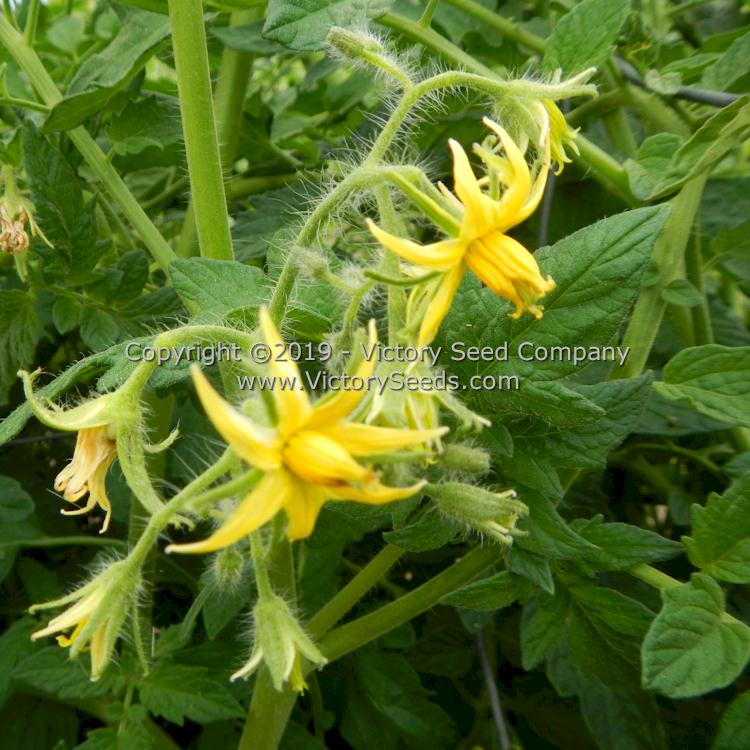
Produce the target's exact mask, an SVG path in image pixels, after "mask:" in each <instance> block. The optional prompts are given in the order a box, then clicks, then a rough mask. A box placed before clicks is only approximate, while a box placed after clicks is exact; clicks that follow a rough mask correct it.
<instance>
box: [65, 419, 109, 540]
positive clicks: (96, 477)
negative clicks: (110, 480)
mask: <svg viewBox="0 0 750 750" xmlns="http://www.w3.org/2000/svg"><path fill="white" fill-rule="evenodd" d="M111 432H112V430H111V427H110V426H109V425H104V426H102V427H90V428H87V429H83V430H81V431H80V432H79V433H78V438H77V439H76V447H75V450H74V451H73V459H72V460H71V462H70V463H69V464H68V465H67V466H66V467H65V468H64V469H63V470H62V471H61V472H60V473H59V474H58V475H57V478H56V479H55V492H62V493H63V497H64V498H65V499H66V500H67V501H68V502H71V503H75V502H78V500H80V499H81V498H82V497H84V496H85V495H86V494H88V496H89V497H88V500H87V502H86V504H85V505H84V506H83V507H81V508H77V509H76V510H62V511H60V512H61V513H62V514H63V515H66V516H78V515H81V514H82V513H88V512H89V511H90V510H92V509H93V508H94V507H96V506H97V505H98V506H99V507H100V508H101V509H102V510H103V511H104V523H103V524H102V528H101V529H100V530H99V533H100V534H103V533H104V532H105V531H106V530H107V528H108V527H109V519H110V517H111V516H112V505H111V503H110V502H109V498H108V497H107V488H106V479H107V471H108V470H109V467H110V466H111V465H112V462H113V461H114V460H115V456H117V448H116V446H115V441H114V438H113V436H112V435H111Z"/></svg>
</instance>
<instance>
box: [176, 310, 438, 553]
mask: <svg viewBox="0 0 750 750" xmlns="http://www.w3.org/2000/svg"><path fill="white" fill-rule="evenodd" d="M260 323H261V328H262V331H263V336H264V338H265V342H266V344H268V346H269V347H270V350H271V351H272V352H279V351H282V347H283V341H282V339H281V337H280V336H279V333H278V331H277V330H276V327H275V326H274V324H273V322H272V321H271V318H270V317H269V315H268V312H267V311H266V310H265V309H263V310H261V312H260ZM369 330H370V345H371V346H374V345H375V344H376V343H377V334H376V332H375V323H374V321H371V322H370V329H369ZM270 364H271V374H272V376H273V377H275V378H276V387H275V388H274V389H273V402H274V406H275V411H276V424H275V426H274V427H266V426H263V425H259V424H257V423H255V422H254V421H253V420H252V419H250V418H249V417H247V416H245V415H244V414H241V413H240V412H238V411H237V410H235V409H234V408H233V407H232V406H230V405H229V404H228V403H227V402H226V401H225V400H224V399H223V398H222V397H221V396H220V395H219V394H218V393H217V392H216V391H215V390H214V388H213V387H212V386H211V385H210V384H209V382H208V380H207V379H206V377H205V376H204V375H203V373H202V372H201V371H200V369H199V368H198V367H196V366H193V368H192V374H193V381H194V382H195V387H196V390H197V392H198V397H199V398H200V400H201V403H202V404H203V407H204V409H205V410H206V413H207V414H208V417H209V419H210V420H211V421H212V422H213V424H214V426H215V427H216V429H217V430H218V432H219V434H220V435H221V436H222V437H223V438H224V439H225V440H226V441H227V442H228V443H229V445H230V446H231V447H232V448H233V449H234V450H235V452H236V453H237V454H238V455H239V456H240V457H241V458H242V459H243V460H245V461H246V462H247V463H249V464H250V465H251V466H254V467H255V468H257V469H260V470H261V471H262V472H263V477H262V478H261V479H260V481H259V482H258V484H257V485H256V486H255V488H254V489H253V490H252V491H251V492H250V494H249V495H248V496H247V497H246V498H245V499H244V500H242V502H240V503H239V505H238V506H237V508H236V509H235V510H234V512H233V513H232V515H231V516H230V517H229V518H228V519H227V520H226V521H225V522H224V524H223V525H222V526H221V527H220V528H219V529H217V530H216V532H215V533H214V534H212V535H211V536H210V537H209V538H208V539H206V540H204V541H201V542H195V543H193V544H179V545H170V547H168V548H167V549H168V551H174V552H213V551H214V550H217V549H220V548H221V547H226V546H227V545H229V544H233V543H234V542H236V541H237V540H238V539H241V538H242V537H244V536H246V535H247V534H249V533H250V532H251V531H254V530H255V529H258V528H260V527H261V526H263V524H265V523H266V522H267V521H269V520H270V519H271V518H272V517H273V516H275V515H276V513H278V512H279V511H280V510H284V512H285V513H286V516H287V518H288V521H289V525H288V529H287V535H288V537H289V539H291V540H295V539H304V538H305V537H307V536H309V535H310V534H311V533H312V530H313V528H314V526H315V521H316V520H317V517H318V514H319V513H320V510H321V508H322V507H323V505H324V504H325V503H326V501H328V500H355V501H357V502H361V503H371V504H380V503H389V502H392V501H394V500H401V499H403V498H406V497H409V496H411V495H413V494H414V493H415V492H417V491H418V490H420V489H421V488H422V487H423V485H424V482H418V483H417V484H414V485H412V486H410V487H388V486H386V485H383V484H381V482H380V481H379V479H378V477H377V475H376V474H375V472H374V471H373V470H372V469H371V468H370V467H369V466H364V465H362V464H361V463H359V462H358V461H357V460H356V458H359V457H363V456H374V455H382V454H385V453H390V452H392V451H396V450H399V449H401V448H406V447H410V446H415V445H420V444H423V443H425V442H427V441H429V440H433V439H435V438H437V437H439V436H440V435H443V434H445V432H446V431H447V428H438V429H433V430H403V429H392V428H387V427H372V426H369V425H365V424H360V423H357V422H352V421H347V418H348V417H349V415H350V414H351V413H352V412H353V411H354V409H355V408H356V407H357V406H359V404H360V402H361V401H362V399H363V398H364V396H365V395H366V393H367V389H366V388H361V389H357V388H349V389H342V390H340V391H338V392H336V393H335V394H333V395H330V396H327V397H324V398H322V399H320V400H319V401H318V402H317V403H315V404H311V403H310V400H309V398H308V395H307V393H306V392H305V389H304V387H303V385H302V377H301V375H300V372H299V369H298V368H297V365H296V364H295V363H294V362H293V361H291V360H290V359H287V361H279V359H278V357H276V356H275V357H273V358H272V359H271V363H270ZM375 364H376V363H375V357H372V358H371V359H370V360H369V361H367V360H364V361H363V362H362V363H361V364H360V366H359V368H358V369H357V372H356V373H354V374H353V375H352V378H351V382H352V384H354V382H359V381H360V379H361V382H367V380H368V379H369V378H370V376H371V375H372V373H373V371H374V368H375ZM284 383H286V385H285V384H284Z"/></svg>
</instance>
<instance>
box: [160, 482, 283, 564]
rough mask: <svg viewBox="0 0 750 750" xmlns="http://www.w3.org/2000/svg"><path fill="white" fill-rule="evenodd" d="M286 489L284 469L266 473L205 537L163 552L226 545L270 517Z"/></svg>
mask: <svg viewBox="0 0 750 750" xmlns="http://www.w3.org/2000/svg"><path fill="white" fill-rule="evenodd" d="M290 491H291V482H290V481H289V478H288V475H287V473H286V472H285V471H271V472H268V473H267V474H265V475H264V476H263V478H262V479H261V480H260V482H258V484H257V485H256V486H255V488H254V489H253V491H252V492H251V493H250V494H249V495H248V496H247V497H246V498H245V499H244V500H243V501H242V502H241V503H240V504H239V505H238V506H237V507H236V508H235V509H234V512H233V513H232V515H231V516H229V518H228V519H227V520H226V521H225V522H224V523H223V524H222V525H221V526H220V527H219V528H218V529H217V530H216V531H215V532H214V533H213V534H211V536H210V537H208V539H204V540H203V541H202V542H192V543H191V544H170V545H169V546H168V547H167V550H166V551H167V552H182V553H195V552H198V553H205V552H214V551H215V550H217V549H221V548H222V547H228V546H229V545H230V544H234V543H235V542H236V541H237V540H239V539H242V537H244V536H247V535H248V534H249V533H250V532H251V531H255V529H259V528H260V527H261V526H263V524H265V523H266V522H267V521H269V520H270V519H271V518H273V516H275V515H276V514H277V513H278V512H279V510H280V509H281V507H282V505H284V503H286V502H287V500H288V497H289V495H290Z"/></svg>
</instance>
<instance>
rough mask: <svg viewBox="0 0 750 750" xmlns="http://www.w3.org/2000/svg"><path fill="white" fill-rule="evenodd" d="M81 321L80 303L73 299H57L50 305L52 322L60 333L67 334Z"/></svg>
mask: <svg viewBox="0 0 750 750" xmlns="http://www.w3.org/2000/svg"><path fill="white" fill-rule="evenodd" d="M80 321H81V303H80V302H79V301H78V300H77V299H74V298H73V297H57V298H56V299H55V302H54V304H53V305H52V322H53V323H54V324H55V328H57V330H58V331H59V332H60V333H69V332H70V331H72V330H73V329H74V328H75V327H76V326H77V325H78V324H79V323H80Z"/></svg>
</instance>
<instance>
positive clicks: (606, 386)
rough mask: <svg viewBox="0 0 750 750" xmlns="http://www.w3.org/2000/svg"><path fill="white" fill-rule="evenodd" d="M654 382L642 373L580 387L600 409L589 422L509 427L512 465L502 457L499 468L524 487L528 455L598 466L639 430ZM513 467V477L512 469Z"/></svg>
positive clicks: (572, 466) (565, 463) (556, 464)
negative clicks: (511, 439)
mask: <svg viewBox="0 0 750 750" xmlns="http://www.w3.org/2000/svg"><path fill="white" fill-rule="evenodd" d="M650 384H651V376H650V375H642V376H641V377H638V378H630V379H628V380H613V381H609V382H604V383H597V384H595V385H576V386H575V389H576V392H578V393H579V394H580V395H581V396H582V397H584V398H585V399H586V401H587V402H588V403H590V404H592V405H593V406H596V407H597V409H598V410H599V413H598V415H597V416H596V417H595V418H593V419H590V420H589V421H587V422H583V423H581V424H573V425H567V426H564V427H561V426H559V425H555V424H551V423H550V422H549V421H542V420H534V421H530V420H523V421H520V422H516V423H513V424H511V425H510V431H511V435H512V436H513V446H514V453H513V458H512V459H511V461H510V462H508V461H507V460H506V459H503V460H502V461H501V462H500V467H501V468H502V469H503V471H504V472H505V473H506V474H507V475H508V476H509V477H510V478H511V479H512V480H514V481H518V482H522V483H523V482H526V483H528V482H527V480H526V478H525V477H527V474H526V472H527V471H528V469H527V467H525V466H523V464H522V463H521V462H522V459H523V458H524V457H525V458H526V461H527V462H528V461H530V460H531V458H532V457H536V456H540V455H541V456H544V459H545V461H546V462H547V463H548V464H549V465H550V466H553V467H559V468H566V469H598V468H600V467H601V466H603V465H604V463H605V461H606V458H607V456H608V455H609V453H610V452H611V451H612V450H613V449H614V448H616V447H617V446H618V445H619V444H620V443H621V442H622V441H623V440H624V439H625V438H626V437H627V436H628V435H629V434H630V433H631V432H633V430H634V429H635V426H636V424H637V422H638V419H639V417H640V414H641V412H642V411H643V408H644V406H645V404H646V400H647V398H648V393H649V390H650ZM571 385H572V384H571ZM516 463H521V466H516V465H515V464H516ZM511 467H512V470H513V473H511V471H510V470H509V469H510V468H511ZM552 471H554V469H552ZM535 489H538V487H535ZM547 494H549V493H547Z"/></svg>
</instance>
